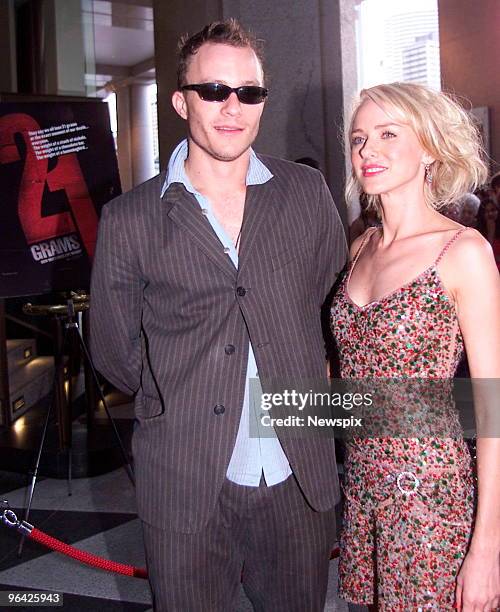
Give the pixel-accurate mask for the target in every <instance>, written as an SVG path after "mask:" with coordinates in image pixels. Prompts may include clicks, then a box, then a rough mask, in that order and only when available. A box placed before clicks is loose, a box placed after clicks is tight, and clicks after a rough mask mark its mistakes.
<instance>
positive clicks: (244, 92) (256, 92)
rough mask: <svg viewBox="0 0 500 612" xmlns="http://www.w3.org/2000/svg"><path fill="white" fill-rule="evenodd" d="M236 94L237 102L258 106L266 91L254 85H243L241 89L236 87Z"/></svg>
mask: <svg viewBox="0 0 500 612" xmlns="http://www.w3.org/2000/svg"><path fill="white" fill-rule="evenodd" d="M236 94H237V96H238V100H239V101H240V102H243V104H260V103H261V102H263V101H264V98H265V97H266V96H267V89H264V87H257V86H255V85H248V86H247V85H245V86H243V87H238V90H237V92H236Z"/></svg>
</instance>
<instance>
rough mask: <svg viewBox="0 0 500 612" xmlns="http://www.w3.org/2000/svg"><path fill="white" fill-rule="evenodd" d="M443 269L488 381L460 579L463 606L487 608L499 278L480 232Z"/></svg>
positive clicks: (494, 532)
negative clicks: (469, 529)
mask: <svg viewBox="0 0 500 612" xmlns="http://www.w3.org/2000/svg"><path fill="white" fill-rule="evenodd" d="M441 268H442V269H441ZM440 272H441V278H442V279H443V282H444V284H445V286H446V287H447V289H448V290H449V291H450V293H451V295H452V297H453V298H454V300H455V306H456V309H457V313H458V320H459V324H460V329H461V332H462V335H463V338H464V343H465V349H466V352H467V359H468V362H469V368H470V373H471V378H472V379H473V380H474V379H485V380H482V381H481V380H477V385H475V386H476V387H477V389H475V391H474V398H475V412H476V423H477V426H478V440H477V472H478V507H477V516H476V521H475V526H474V531H473V536H472V540H471V544H470V549H469V552H468V554H467V556H466V558H465V560H464V563H463V565H462V569H461V571H460V574H459V577H458V580H457V583H458V584H457V604H458V608H459V610H463V611H464V612H476V611H479V610H481V612H482V611H483V610H494V609H496V607H497V606H499V605H500V437H499V424H498V423H499V419H500V388H499V387H500V277H499V274H498V270H497V267H496V264H495V260H494V258H493V254H492V251H491V247H490V245H489V244H488V242H487V241H486V240H485V239H484V238H483V237H482V236H481V235H480V234H479V233H478V232H475V231H468V232H466V234H464V235H463V237H461V238H460V239H459V240H458V241H457V242H456V243H455V245H454V247H453V248H452V249H450V252H449V256H448V257H445V258H444V259H443V262H442V264H441V267H440ZM486 379H487V380H486Z"/></svg>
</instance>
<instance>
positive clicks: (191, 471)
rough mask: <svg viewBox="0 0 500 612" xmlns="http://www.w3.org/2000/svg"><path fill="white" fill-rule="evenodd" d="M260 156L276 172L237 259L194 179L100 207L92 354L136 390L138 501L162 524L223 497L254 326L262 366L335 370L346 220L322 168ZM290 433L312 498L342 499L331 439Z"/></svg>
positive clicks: (262, 188)
mask: <svg viewBox="0 0 500 612" xmlns="http://www.w3.org/2000/svg"><path fill="white" fill-rule="evenodd" d="M259 157H260V158H261V159H262V161H263V162H264V164H265V165H266V166H267V167H268V168H269V169H270V171H271V172H272V173H273V175H274V178H272V179H271V180H269V181H268V182H267V183H265V184H263V185H254V186H248V187H247V196H246V203H245V212H244V220H243V232H242V237H241V245H240V253H239V269H238V270H236V268H235V267H234V265H233V264H232V262H231V260H230V258H229V257H228V256H227V255H226V254H224V252H223V248H222V245H221V244H220V242H219V240H218V238H217V236H216V235H215V233H214V231H213V230H212V228H211V227H210V224H209V222H208V220H207V219H206V218H205V217H204V215H203V214H202V212H201V209H200V206H199V204H198V203H197V202H196V200H195V198H194V197H193V196H192V195H191V194H189V193H188V192H187V191H186V190H185V188H184V187H183V186H182V185H180V184H178V183H175V184H173V185H171V186H170V188H169V189H168V190H167V192H166V193H165V195H164V196H163V198H162V199H160V191H161V187H162V185H163V182H164V179H165V175H164V173H162V174H160V175H158V176H157V177H155V178H153V179H151V180H150V181H148V182H146V183H144V184H142V185H140V186H139V187H137V188H135V189H134V190H132V191H130V192H128V193H125V194H124V195H122V196H120V197H119V198H116V199H115V200H114V201H112V202H110V203H109V204H107V205H106V206H105V207H104V210H103V214H102V217H101V221H100V225H99V237H98V243H97V250H96V256H95V261H94V267H93V274H92V293H91V295H92V306H91V345H92V353H93V357H94V360H95V364H96V366H97V368H98V369H99V370H100V371H101V372H102V374H104V376H106V378H108V379H109V380H110V381H111V382H112V383H113V384H114V385H116V387H118V388H119V389H121V390H123V391H125V392H128V393H132V394H135V408H136V417H137V419H138V423H137V427H136V430H135V432H134V437H133V453H134V466H135V472H136V481H137V498H138V510H139V515H140V516H141V518H142V519H143V520H145V521H147V522H148V523H150V524H152V525H155V526H157V527H161V528H165V529H167V528H168V529H174V530H176V531H182V532H186V533H193V532H196V531H197V530H199V529H201V528H202V527H203V526H204V524H205V523H206V522H207V520H208V518H209V516H210V514H211V513H212V511H213V509H214V507H215V504H216V500H217V496H218V493H219V491H220V489H221V487H222V484H223V481H224V478H225V475H226V471H227V467H228V464H229V460H230V458H231V453H232V451H233V447H234V442H235V439H236V433H237V430H238V425H239V421H240V415H241V407H242V402H243V393H244V385H245V370H246V363H247V354H248V336H250V338H251V341H252V344H253V347H254V350H255V357H256V361H257V367H258V369H259V375H260V377H261V378H262V377H302V378H316V379H322V378H324V376H325V358H324V355H325V351H324V341H323V337H322V332H321V323H320V308H321V305H322V303H323V302H324V300H325V297H326V295H327V294H328V292H329V290H330V289H331V287H332V285H333V283H334V281H335V279H336V276H337V274H338V272H339V271H340V269H341V268H342V267H343V265H344V261H345V258H346V244H345V238H344V233H343V229H342V226H341V223H340V220H339V217H338V214H337V211H336V209H335V206H334V204H333V201H332V199H331V196H330V193H329V191H328V188H327V186H326V184H325V182H324V180H323V178H322V176H321V174H320V173H319V172H317V171H316V170H313V169H311V168H308V167H306V166H303V165H300V164H294V163H290V162H286V161H283V160H279V159H276V158H272V157H268V156H259ZM238 288H239V290H238ZM243 289H244V290H245V291H243ZM228 344H231V345H233V346H234V347H235V348H236V350H235V351H234V352H231V351H229V353H230V354H227V353H226V351H225V350H224V349H225V347H226V346H227V345H228ZM222 407H223V408H222ZM282 444H283V447H284V450H285V453H286V455H287V457H288V460H289V461H290V465H291V467H292V469H293V471H294V473H295V475H296V477H297V479H298V481H299V484H300V486H301V488H302V490H303V492H304V494H305V496H306V498H307V499H308V501H309V503H310V504H311V506H312V507H313V508H315V509H317V510H320V511H322V510H326V509H329V508H331V507H332V506H333V505H334V504H335V503H336V501H337V500H338V480H337V473H336V465H335V454H334V445H333V440H331V439H326V438H315V439H311V438H304V439H283V440H282Z"/></svg>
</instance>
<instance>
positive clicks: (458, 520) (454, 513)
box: [331, 228, 474, 612]
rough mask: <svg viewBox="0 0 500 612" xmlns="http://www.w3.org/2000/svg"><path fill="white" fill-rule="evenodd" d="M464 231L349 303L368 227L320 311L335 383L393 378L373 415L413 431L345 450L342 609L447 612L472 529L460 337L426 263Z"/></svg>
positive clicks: (370, 438)
mask: <svg viewBox="0 0 500 612" xmlns="http://www.w3.org/2000/svg"><path fill="white" fill-rule="evenodd" d="M465 229H466V228H464V229H462V230H459V231H458V232H457V233H456V234H455V235H454V236H453V238H452V239H451V240H450V241H449V242H448V243H447V244H446V246H445V247H444V249H443V250H442V251H441V253H440V254H439V256H438V258H437V259H436V261H435V262H434V263H433V265H432V266H430V267H429V268H428V269H426V270H425V271H423V272H422V273H421V274H419V275H418V276H417V277H416V278H415V279H414V280H412V281H411V282H409V283H407V284H405V285H404V286H402V287H400V288H399V289H397V290H396V291H393V292H391V293H390V294H388V295H386V296H384V297H383V298H381V299H379V300H377V301H374V302H370V303H368V304H366V305H365V306H358V305H356V304H355V303H354V302H353V301H352V300H351V299H350V297H349V294H348V285H349V279H350V277H351V273H352V270H353V268H354V266H355V265H356V262H357V260H358V258H359V254H360V252H361V251H362V249H363V247H364V245H365V244H366V242H367V240H369V239H370V238H371V236H372V235H373V233H374V232H376V231H378V230H377V229H375V230H372V231H371V232H369V233H367V236H366V237H365V240H364V241H363V243H362V245H361V247H360V249H359V251H358V253H357V255H356V257H355V258H354V260H353V261H352V263H351V265H350V267H349V269H348V271H347V274H346V276H345V277H344V279H343V281H342V283H341V285H340V287H339V291H338V292H337V295H336V297H335V299H334V302H333V305H332V310H331V326H332V331H333V334H334V336H335V339H336V343H337V345H338V350H339V356H340V367H341V376H342V378H352V379H363V380H364V381H370V380H371V381H372V382H371V383H368V382H365V383H363V384H367V385H368V384H373V382H375V383H376V381H377V380H381V379H389V380H392V381H393V382H395V383H396V384H395V385H393V389H392V396H393V397H392V399H391V401H390V402H385V403H384V406H385V410H389V414H386V415H385V416H383V417H381V416H380V414H377V417H378V418H382V419H383V418H385V419H386V420H385V422H386V423H389V424H390V423H394V422H396V421H397V420H398V418H397V417H398V414H397V413H399V416H401V414H402V415H403V416H405V417H406V418H407V419H408V422H409V423H413V425H414V426H415V427H414V429H413V431H417V432H419V433H418V434H416V435H415V434H413V433H410V434H409V435H404V433H403V430H401V427H399V429H398V435H397V436H396V437H389V436H385V435H384V436H380V435H378V436H377V435H366V436H359V437H353V438H351V439H349V440H347V442H346V460H345V464H344V473H345V477H344V485H343V486H344V493H345V505H344V518H343V526H342V534H341V542H340V550H341V553H340V563H339V576H340V586H339V591H340V595H341V597H343V598H344V599H347V600H348V601H350V602H352V603H357V604H365V605H367V604H372V603H377V604H378V609H379V610H386V611H390V612H399V611H401V612H410V611H413V610H416V611H418V610H451V609H452V608H453V603H454V599H455V583H456V577H457V574H458V571H459V569H460V566H461V564H462V561H463V559H464V556H465V553H466V551H467V547H468V543H469V539H470V535H471V531H472V523H473V510H474V480H473V474H472V466H471V457H470V453H469V451H468V448H467V446H466V444H465V442H464V440H463V434H462V430H461V428H460V425H459V421H458V417H457V415H456V411H455V410H454V405H453V402H452V400H451V381H450V379H452V377H453V375H454V373H455V370H456V367H457V364H458V362H459V360H460V358H461V356H462V354H463V350H464V349H463V341H462V337H461V334H460V329H459V326H458V320H457V316H456V312H455V308H454V306H453V304H452V302H451V301H450V298H449V296H448V294H447V292H446V291H445V289H444V287H443V284H442V282H441V280H440V277H439V271H438V265H439V262H440V261H441V259H442V257H443V256H444V255H445V254H446V252H447V250H448V249H449V248H450V247H451V245H452V244H453V243H454V242H455V241H456V240H457V239H458V238H459V236H460V234H461V233H462V232H463V231H465ZM446 381H447V382H448V384H449V388H447V386H446V385H447V383H446ZM433 382H435V383H436V385H437V388H436V389H434V390H432V383H433ZM426 393H427V396H428V399H429V401H426V397H425V396H426ZM394 397H396V398H399V401H398V400H397V399H396V400H394ZM412 398H413V399H412ZM393 400H394V401H393ZM422 406H424V407H425V410H423V416H422ZM388 407H389V408H388ZM415 419H416V420H415ZM389 429H390V428H389ZM443 432H444V434H443Z"/></svg>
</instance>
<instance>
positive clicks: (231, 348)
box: [224, 344, 236, 355]
mask: <svg viewBox="0 0 500 612" xmlns="http://www.w3.org/2000/svg"><path fill="white" fill-rule="evenodd" d="M235 350H236V349H235V348H234V345H233V344H227V345H226V346H225V347H224V352H225V353H226V355H232V354H233V353H234V351H235Z"/></svg>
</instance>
